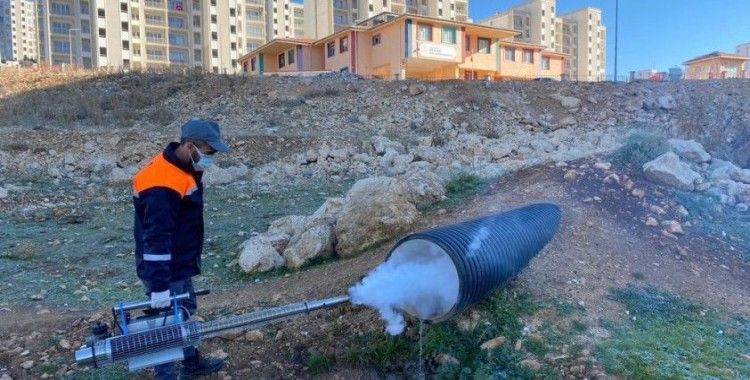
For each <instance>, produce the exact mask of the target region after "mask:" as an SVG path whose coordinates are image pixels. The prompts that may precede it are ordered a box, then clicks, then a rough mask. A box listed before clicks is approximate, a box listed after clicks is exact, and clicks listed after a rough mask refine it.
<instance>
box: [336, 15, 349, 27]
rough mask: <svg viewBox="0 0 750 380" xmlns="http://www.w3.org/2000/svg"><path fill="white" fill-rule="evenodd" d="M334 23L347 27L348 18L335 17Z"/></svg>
mask: <svg viewBox="0 0 750 380" xmlns="http://www.w3.org/2000/svg"><path fill="white" fill-rule="evenodd" d="M333 23H334V24H336V25H346V17H344V16H342V15H334V16H333Z"/></svg>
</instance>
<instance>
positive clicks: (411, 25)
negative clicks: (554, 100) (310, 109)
mask: <svg viewBox="0 0 750 380" xmlns="http://www.w3.org/2000/svg"><path fill="white" fill-rule="evenodd" d="M517 33H518V32H516V31H514V30H510V29H501V28H494V27H489V26H485V25H479V24H473V23H467V22H460V21H451V20H446V19H440V18H433V17H426V16H417V15H410V14H402V15H395V14H389V13H383V14H380V15H378V16H375V17H373V18H371V19H369V20H366V21H364V22H362V23H360V24H358V25H354V26H350V27H347V28H345V29H343V30H341V31H339V32H336V33H333V34H332V35H330V36H326V37H324V38H321V39H318V40H313V39H276V40H272V41H271V42H269V43H267V44H265V45H263V46H261V47H260V48H258V49H256V50H254V51H252V52H250V53H248V54H246V55H244V56H243V57H242V58H240V62H241V63H242V66H243V69H244V70H245V71H247V72H248V73H249V74H250V75H266V74H274V75H305V74H307V73H319V72H335V71H348V72H351V73H354V74H357V75H362V76H365V77H379V78H384V79H430V80H438V79H490V80H502V79H535V78H555V79H558V80H559V79H560V78H561V76H562V69H563V61H564V59H565V55H564V54H562V53H557V52H553V51H549V50H546V49H545V47H544V46H541V45H534V44H528V43H523V42H517V41H513V40H511V39H510V37H513V36H514V35H516V34H517Z"/></svg>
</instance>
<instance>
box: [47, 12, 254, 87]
mask: <svg viewBox="0 0 750 380" xmlns="http://www.w3.org/2000/svg"><path fill="white" fill-rule="evenodd" d="M241 11H242V8H241V5H240V4H238V1H237V0H221V1H220V0H38V14H39V18H38V25H39V53H40V59H41V60H42V61H44V62H47V63H49V64H63V63H66V64H75V65H79V66H83V67H86V68H114V69H122V68H132V69H141V70H144V69H164V68H166V67H173V68H177V69H180V68H198V69H202V70H204V71H211V72H216V73H233V72H235V71H236V70H237V68H238V65H237V59H238V58H239V56H240V54H241V51H242V49H243V47H244V36H243V24H242V20H241V17H240V16H239V15H240V14H241Z"/></svg>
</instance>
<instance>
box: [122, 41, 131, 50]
mask: <svg viewBox="0 0 750 380" xmlns="http://www.w3.org/2000/svg"><path fill="white" fill-rule="evenodd" d="M122 50H130V41H122Z"/></svg>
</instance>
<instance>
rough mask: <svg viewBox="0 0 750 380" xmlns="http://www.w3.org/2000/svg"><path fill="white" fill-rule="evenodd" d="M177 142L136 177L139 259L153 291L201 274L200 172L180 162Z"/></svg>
mask: <svg viewBox="0 0 750 380" xmlns="http://www.w3.org/2000/svg"><path fill="white" fill-rule="evenodd" d="M178 146H179V144H178V143H171V144H169V146H167V148H166V149H164V152H162V153H160V154H158V155H157V156H156V157H154V158H153V159H152V160H151V161H150V162H149V163H148V164H147V165H146V166H145V167H144V168H142V169H141V170H140V171H139V172H138V173H136V175H135V176H134V177H133V204H134V206H135V227H134V229H133V235H134V236H135V263H136V268H137V272H138V277H139V278H141V279H142V280H146V281H148V282H149V283H150V287H151V291H152V292H161V291H165V290H167V289H169V283H170V282H171V281H179V280H184V279H186V278H189V277H192V276H195V275H197V274H200V265H201V251H202V249H203V184H202V183H201V176H202V173H201V172H197V171H195V170H193V168H192V167H191V166H190V164H187V165H185V164H183V163H181V162H180V161H178V160H177V158H176V156H175V150H176V149H177V147H178Z"/></svg>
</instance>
